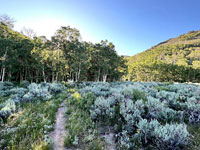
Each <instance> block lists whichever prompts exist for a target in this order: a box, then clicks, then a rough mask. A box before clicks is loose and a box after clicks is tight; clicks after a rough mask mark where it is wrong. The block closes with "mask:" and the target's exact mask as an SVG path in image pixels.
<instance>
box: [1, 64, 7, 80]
mask: <svg viewBox="0 0 200 150" xmlns="http://www.w3.org/2000/svg"><path fill="white" fill-rule="evenodd" d="M5 69H6V68H5V67H4V68H3V74H2V79H1V81H2V82H3V81H4V77H5Z"/></svg>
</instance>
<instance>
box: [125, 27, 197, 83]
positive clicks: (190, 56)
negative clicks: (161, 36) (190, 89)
mask: <svg viewBox="0 0 200 150" xmlns="http://www.w3.org/2000/svg"><path fill="white" fill-rule="evenodd" d="M126 59H127V60H128V66H129V67H128V68H129V70H128V78H130V76H131V78H139V75H138V74H137V73H138V72H137V70H136V68H137V69H138V70H140V71H141V70H143V74H141V75H143V76H144V78H146V79H145V80H149V78H151V76H148V77H146V76H145V73H146V72H145V71H146V70H147V68H148V67H149V68H151V67H152V66H150V65H152V64H154V65H155V64H160V63H163V65H164V64H167V65H168V66H169V65H173V67H175V66H177V67H179V68H180V66H182V67H184V70H187V69H188V68H189V69H200V30H198V31H190V32H188V33H187V34H182V35H180V36H178V37H176V38H170V39H168V40H166V41H163V42H160V43H158V44H157V45H155V46H153V47H151V48H149V49H147V50H145V51H144V52H141V53H139V54H136V55H134V56H131V57H126ZM147 66H148V67H147ZM142 67H143V69H142ZM144 67H146V70H144ZM133 70H134V71H133ZM177 70H178V69H177ZM151 71H152V69H151V70H149V74H151V73H152V72H151ZM172 71H173V70H172ZM187 71H188V70H187ZM159 72H160V71H159V70H156V71H155V70H154V73H157V76H160V75H159ZM181 72H183V71H180V72H177V74H181ZM190 72H191V71H190ZM162 73H163V72H162ZM193 74H194V76H193V77H192V78H193V79H194V80H195V81H196V78H200V76H197V75H199V70H198V71H197V70H195V72H194V73H193ZM166 76H167V75H166ZM168 76H169V75H168ZM185 76H187V77H184V79H182V77H177V80H178V81H179V80H180V81H185V80H186V78H187V80H190V79H188V78H189V76H190V75H185ZM152 78H153V77H152ZM166 78H167V77H166ZM170 78H172V77H170ZM165 80H169V79H165ZM199 82H200V81H199Z"/></svg>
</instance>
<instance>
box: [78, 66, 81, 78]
mask: <svg viewBox="0 0 200 150" xmlns="http://www.w3.org/2000/svg"><path fill="white" fill-rule="evenodd" d="M80 73H81V63H79V69H78V81H79V79H80Z"/></svg>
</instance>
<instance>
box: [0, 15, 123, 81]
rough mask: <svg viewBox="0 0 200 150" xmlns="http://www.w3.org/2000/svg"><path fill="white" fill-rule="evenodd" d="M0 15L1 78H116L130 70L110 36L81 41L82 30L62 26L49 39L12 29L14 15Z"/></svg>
mask: <svg viewBox="0 0 200 150" xmlns="http://www.w3.org/2000/svg"><path fill="white" fill-rule="evenodd" d="M7 19H8V20H6V22H5V19H4V18H1V16H0V68H1V70H2V72H1V78H0V80H1V81H5V80H9V81H18V82H22V81H23V80H27V81H29V82H42V81H44V82H54V81H56V82H57V81H76V82H80V81H85V80H87V81H95V80H98V81H114V80H119V79H120V78H121V77H122V76H123V75H124V74H125V73H126V70H127V66H126V64H125V60H124V59H123V58H122V57H120V56H118V55H117V53H116V51H115V46H114V45H113V44H112V43H110V42H108V41H107V40H105V41H101V42H100V43H98V44H92V43H87V42H83V41H81V35H80V32H79V30H77V29H75V28H71V27H70V26H67V27H63V26H62V27H60V29H58V30H57V31H56V33H55V35H54V36H52V38H51V40H48V39H47V38H46V37H45V36H41V37H28V36H26V35H24V34H23V33H19V32H16V31H14V30H13V29H12V27H11V26H12V23H13V22H12V19H9V18H8V17H7Z"/></svg>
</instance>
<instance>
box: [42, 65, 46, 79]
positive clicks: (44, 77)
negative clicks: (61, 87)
mask: <svg viewBox="0 0 200 150" xmlns="http://www.w3.org/2000/svg"><path fill="white" fill-rule="evenodd" d="M42 74H43V79H44V83H46V76H45V72H44V66H43V67H42Z"/></svg>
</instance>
